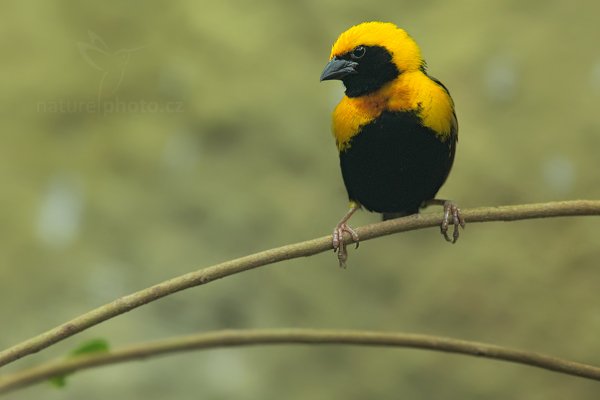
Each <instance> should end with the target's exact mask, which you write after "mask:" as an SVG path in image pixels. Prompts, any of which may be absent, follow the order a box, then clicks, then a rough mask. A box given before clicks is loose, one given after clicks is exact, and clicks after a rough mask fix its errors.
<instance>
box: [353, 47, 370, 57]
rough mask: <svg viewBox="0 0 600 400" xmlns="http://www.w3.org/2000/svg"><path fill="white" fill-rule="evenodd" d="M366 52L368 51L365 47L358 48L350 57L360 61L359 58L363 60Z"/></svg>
mask: <svg viewBox="0 0 600 400" xmlns="http://www.w3.org/2000/svg"><path fill="white" fill-rule="evenodd" d="M366 52H367V49H365V47H364V46H356V47H355V48H354V50H352V53H350V57H352V58H353V59H355V60H358V59H359V58H362V57H363V56H364V55H365V53H366Z"/></svg>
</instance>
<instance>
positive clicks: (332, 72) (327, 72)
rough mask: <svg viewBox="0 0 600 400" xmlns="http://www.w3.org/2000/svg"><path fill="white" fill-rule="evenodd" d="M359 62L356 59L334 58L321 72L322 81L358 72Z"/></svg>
mask: <svg viewBox="0 0 600 400" xmlns="http://www.w3.org/2000/svg"><path fill="white" fill-rule="evenodd" d="M356 67H358V63H356V62H354V61H348V60H343V59H341V58H335V57H334V58H333V59H332V60H331V61H329V63H327V65H326V66H325V69H324V70H323V73H322V74H321V82H322V81H328V80H331V79H342V78H343V77H345V76H346V75H350V74H356V73H357V72H358V71H357V70H356Z"/></svg>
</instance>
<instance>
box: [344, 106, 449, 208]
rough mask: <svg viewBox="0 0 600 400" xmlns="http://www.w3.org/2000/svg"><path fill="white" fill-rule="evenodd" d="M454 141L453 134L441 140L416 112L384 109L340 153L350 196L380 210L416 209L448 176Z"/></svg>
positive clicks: (432, 196) (435, 191)
mask: <svg viewBox="0 0 600 400" xmlns="http://www.w3.org/2000/svg"><path fill="white" fill-rule="evenodd" d="M455 144H456V140H455V136H454V135H452V136H451V137H449V138H448V139H447V140H446V141H442V140H441V139H440V138H439V137H438V136H436V135H435V133H434V132H433V131H432V130H431V129H429V128H426V127H424V126H423V125H421V121H420V119H419V117H418V116H416V115H415V114H414V113H412V112H384V113H382V114H381V116H379V117H378V118H377V119H376V120H374V121H373V122H371V123H369V124H367V125H365V126H364V127H362V129H361V132H360V133H359V134H358V135H356V136H354V137H353V138H352V140H351V142H350V147H349V148H347V149H346V150H344V151H342V152H341V153H340V165H341V168H342V175H343V177H344V183H345V185H346V189H347V190H348V196H349V198H350V200H355V201H357V202H359V203H360V204H362V205H363V206H364V207H365V208H366V209H368V210H370V211H376V212H380V213H383V212H386V213H406V214H412V213H415V212H417V211H418V209H419V206H420V205H421V203H422V202H423V201H425V200H429V199H432V198H434V196H435V194H436V193H437V191H438V190H439V189H440V187H441V186H442V184H443V183H444V181H445V180H446V178H447V176H448V173H449V172H450V169H451V168H452V162H453V160H454V151H455Z"/></svg>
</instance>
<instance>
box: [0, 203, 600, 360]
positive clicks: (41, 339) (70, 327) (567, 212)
mask: <svg viewBox="0 0 600 400" xmlns="http://www.w3.org/2000/svg"><path fill="white" fill-rule="evenodd" d="M462 215H463V217H464V219H465V220H466V221H467V222H468V223H473V222H488V221H514V220H521V219H532V218H549V217H565V216H576V215H600V200H573V201H562V202H552V203H542V204H525V205H515V206H502V207H484V208H475V209H471V210H463V212H462ZM440 222H441V216H440V214H438V213H435V214H421V215H413V216H409V217H405V218H400V219H396V220H390V221H385V222H380V223H376V224H371V225H366V226H363V227H361V228H358V229H356V231H357V232H358V234H359V236H360V238H361V240H362V241H365V240H369V239H374V238H377V237H380V236H385V235H390V234H392V233H397V232H405V231H411V230H415V229H422V228H429V227H433V226H438V225H439V224H440ZM465 239H466V238H465ZM346 241H347V242H350V241H351V239H350V238H346ZM331 249H332V245H331V236H323V237H321V238H318V239H313V240H308V241H305V242H300V243H295V244H290V245H287V246H282V247H278V248H274V249H270V250H265V251H262V252H259V253H255V254H252V255H249V256H245V257H241V258H238V259H235V260H231V261H226V262H224V263H221V264H216V265H213V266H211V267H208V268H204V269H200V270H198V271H195V272H190V273H187V274H185V275H181V276H178V277H176V278H172V279H169V280H167V281H164V282H162V283H159V284H157V285H154V286H151V287H149V288H146V289H143V290H140V291H138V292H135V293H133V294H130V295H127V296H124V297H121V298H119V299H117V300H114V301H112V302H110V303H108V304H105V305H103V306H100V307H98V308H96V309H94V310H91V311H89V312H87V313H85V314H82V315H80V316H78V317H76V318H74V319H72V320H70V321H68V322H65V323H63V324H61V325H59V326H57V327H55V328H52V329H50V330H48V331H46V332H44V333H42V334H40V335H38V336H35V337H33V338H31V339H29V340H26V341H24V342H21V343H19V344H16V345H14V346H12V347H10V348H8V349H6V350H3V351H2V352H0V367H1V366H3V365H6V364H8V363H10V362H12V361H15V360H18V359H20V358H21V357H24V356H26V355H29V354H33V353H36V352H38V351H40V350H43V349H45V348H47V347H49V346H51V345H52V344H54V343H56V342H59V341H61V340H63V339H66V338H68V337H70V336H73V335H75V334H76V333H78V332H81V331H83V330H85V329H88V328H90V327H92V326H94V325H97V324H99V323H101V322H103V321H106V320H107V319H110V318H113V317H116V316H117V315H121V314H123V313H126V312H127V311H131V310H133V309H134V308H137V307H140V306H142V305H144V304H147V303H150V302H152V301H154V300H157V299H160V298H162V297H165V296H168V295H170V294H173V293H176V292H178V291H180V290H184V289H188V288H191V287H194V286H199V285H203V284H206V283H208V282H212V281H214V280H217V279H220V278H223V277H226V276H229V275H233V274H237V273H239V272H243V271H247V270H250V269H253V268H256V267H260V266H263V265H268V264H273V263H276V262H279V261H283V260H289V259H292V258H299V257H306V256H310V255H313V254H317V253H321V252H323V251H326V250H331ZM334 264H335V263H334V262H333V261H332V265H334Z"/></svg>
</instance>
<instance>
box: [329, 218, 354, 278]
mask: <svg viewBox="0 0 600 400" xmlns="http://www.w3.org/2000/svg"><path fill="white" fill-rule="evenodd" d="M344 232H346V233H348V234H349V235H350V236H351V237H352V240H353V241H354V242H355V243H356V248H358V244H359V237H358V233H356V231H355V230H354V229H352V228H351V227H349V226H348V225H347V224H346V223H345V222H343V223H340V224H338V225H337V226H336V227H335V229H334V230H333V239H332V244H333V252H334V253H335V252H337V257H338V261H339V263H340V267H341V268H346V260H347V259H348V251H347V250H346V243H345V242H344Z"/></svg>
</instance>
